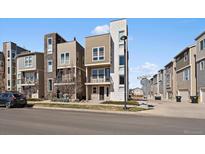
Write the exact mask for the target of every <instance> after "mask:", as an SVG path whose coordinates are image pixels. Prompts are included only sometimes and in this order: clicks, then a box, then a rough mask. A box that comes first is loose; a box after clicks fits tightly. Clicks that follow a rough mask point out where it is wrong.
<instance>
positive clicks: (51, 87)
mask: <svg viewBox="0 0 205 154" xmlns="http://www.w3.org/2000/svg"><path fill="white" fill-rule="evenodd" d="M52 90H53V85H52V80H51V79H49V80H48V91H49V92H50V91H52Z"/></svg>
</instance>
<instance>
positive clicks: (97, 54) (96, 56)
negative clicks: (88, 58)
mask: <svg viewBox="0 0 205 154" xmlns="http://www.w3.org/2000/svg"><path fill="white" fill-rule="evenodd" d="M92 56H93V57H92V59H93V61H103V60H104V59H105V48H104V47H95V48H93V51H92Z"/></svg>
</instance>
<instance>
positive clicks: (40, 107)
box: [33, 106, 141, 115]
mask: <svg viewBox="0 0 205 154" xmlns="http://www.w3.org/2000/svg"><path fill="white" fill-rule="evenodd" d="M33 108H34V109H49V110H62V111H79V112H93V113H111V114H125V115H139V112H141V111H138V112H130V111H128V112H126V111H124V112H123V111H105V110H89V109H74V108H56V107H42V106H34V107H33Z"/></svg>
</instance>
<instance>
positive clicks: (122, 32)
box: [119, 30, 125, 43]
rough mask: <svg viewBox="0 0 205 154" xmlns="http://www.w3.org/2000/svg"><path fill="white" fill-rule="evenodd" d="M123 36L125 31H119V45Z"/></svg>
mask: <svg viewBox="0 0 205 154" xmlns="http://www.w3.org/2000/svg"><path fill="white" fill-rule="evenodd" d="M123 35H125V31H124V30H122V31H119V42H120V43H123V40H121V37H122V36H123Z"/></svg>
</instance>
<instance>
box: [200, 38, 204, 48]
mask: <svg viewBox="0 0 205 154" xmlns="http://www.w3.org/2000/svg"><path fill="white" fill-rule="evenodd" d="M204 49H205V39H204V40H202V41H200V50H204Z"/></svg>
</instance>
